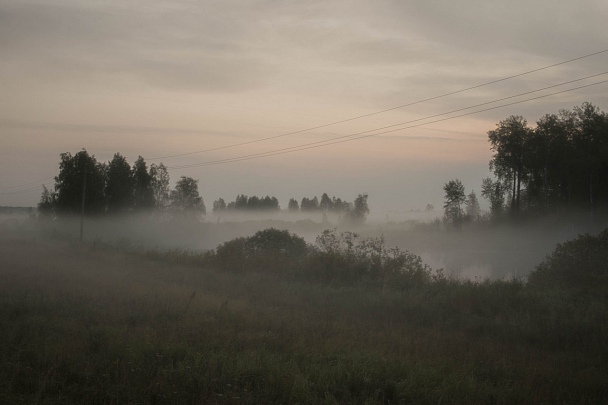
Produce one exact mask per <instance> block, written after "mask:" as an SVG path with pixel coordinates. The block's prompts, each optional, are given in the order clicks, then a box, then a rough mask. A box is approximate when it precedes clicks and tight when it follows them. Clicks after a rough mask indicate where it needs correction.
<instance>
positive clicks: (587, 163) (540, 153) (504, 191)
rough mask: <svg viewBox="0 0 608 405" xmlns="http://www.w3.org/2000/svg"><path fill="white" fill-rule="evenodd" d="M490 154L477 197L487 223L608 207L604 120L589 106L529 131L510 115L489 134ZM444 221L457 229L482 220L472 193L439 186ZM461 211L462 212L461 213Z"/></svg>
mask: <svg viewBox="0 0 608 405" xmlns="http://www.w3.org/2000/svg"><path fill="white" fill-rule="evenodd" d="M488 140H489V142H490V148H491V150H492V152H493V155H492V158H491V160H490V164H489V166H490V170H491V171H492V173H493V174H494V178H490V177H487V178H484V179H483V181H482V184H481V195H482V197H484V198H485V199H487V200H488V202H489V204H490V213H489V218H490V219H493V220H497V219H500V218H505V217H510V218H519V217H521V216H522V215H526V216H538V215H543V214H550V213H554V214H561V213H565V212H567V211H571V210H573V209H586V210H589V211H590V212H591V213H594V212H595V211H597V210H599V209H602V210H605V209H606V208H607V207H608V114H606V113H605V112H603V111H601V110H600V109H599V108H598V107H597V106H595V105H593V104H591V103H588V102H586V103H583V104H582V105H581V106H577V107H574V108H573V109H572V110H561V111H559V112H558V113H557V114H546V115H544V116H543V117H541V118H540V119H539V120H538V121H537V122H536V127H535V128H531V127H530V126H529V125H528V122H527V120H526V119H525V118H524V117H522V116H515V115H512V116H510V117H508V118H507V119H505V120H502V121H500V122H499V123H498V124H497V125H496V129H494V130H491V131H489V132H488ZM444 191H445V200H444V201H445V203H444V207H443V208H444V220H445V221H446V222H447V223H449V224H453V225H456V226H459V225H460V224H462V223H463V222H465V221H467V220H470V219H477V218H481V216H480V211H479V209H478V206H479V205H478V202H477V197H476V195H475V193H474V192H472V193H471V194H469V195H468V196H465V191H464V186H463V185H462V183H461V182H460V180H458V179H454V180H450V181H449V182H448V183H446V184H445V185H444ZM465 208H466V212H465Z"/></svg>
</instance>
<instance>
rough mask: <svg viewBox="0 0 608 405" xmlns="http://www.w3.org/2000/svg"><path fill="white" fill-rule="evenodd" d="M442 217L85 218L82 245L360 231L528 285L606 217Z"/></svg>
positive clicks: (15, 225)
mask: <svg viewBox="0 0 608 405" xmlns="http://www.w3.org/2000/svg"><path fill="white" fill-rule="evenodd" d="M438 218H439V212H437V211H425V212H414V211H413V212H410V213H409V215H408V218H404V219H403V220H401V221H388V222H387V221H382V220H379V219H373V218H370V219H368V221H367V222H366V224H365V225H362V226H358V227H353V226H349V225H348V224H345V223H344V221H342V219H341V218H340V217H338V216H335V215H331V214H330V215H326V216H324V215H323V214H320V213H314V214H310V215H308V214H304V213H297V214H291V213H288V212H285V211H281V212H277V213H274V214H270V213H268V214H257V215H254V214H249V213H235V212H233V213H225V212H224V213H222V214H221V215H215V214H212V213H211V214H207V215H206V216H201V217H199V218H194V217H173V218H170V217H168V216H165V217H163V216H158V215H155V214H148V215H145V214H141V215H125V216H122V217H113V218H109V217H102V218H85V221H84V239H85V240H86V241H88V242H104V243H108V244H111V245H115V246H117V247H121V248H131V247H133V248H134V247H140V248H146V249H156V250H161V251H163V250H169V249H184V250H190V251H194V252H202V251H206V250H209V249H214V248H216V247H217V246H218V245H219V244H221V243H224V242H226V241H229V240H231V239H234V238H237V237H241V236H251V235H253V234H254V233H255V232H257V231H259V230H262V229H267V228H271V227H273V228H277V229H287V230H289V231H290V232H292V233H295V234H297V235H298V236H301V237H303V238H304V239H305V240H306V241H307V242H308V243H314V242H315V238H316V237H317V236H318V235H319V234H321V233H322V232H323V231H324V230H325V229H334V228H335V229H337V230H338V231H339V232H342V231H351V232H356V233H357V234H359V235H361V236H362V237H382V238H383V239H384V241H385V244H386V246H387V247H398V248H400V249H402V250H407V251H409V252H411V253H415V254H417V255H419V256H420V257H421V258H422V259H423V261H424V263H426V264H428V265H429V266H431V267H432V268H433V269H439V268H442V269H443V270H444V272H445V273H446V274H449V275H452V276H455V277H458V278H462V279H471V280H484V279H509V278H513V277H515V278H525V276H526V275H527V274H528V273H529V272H530V271H532V270H534V268H535V266H536V265H538V264H539V263H540V262H541V261H542V260H543V259H544V257H545V256H546V255H547V254H549V253H551V252H552V251H553V250H554V249H555V246H556V244H557V243H561V242H565V241H567V240H570V239H573V238H574V237H576V236H577V235H579V234H582V233H590V234H597V233H598V232H600V231H601V230H602V229H604V228H605V227H606V226H608V221H607V220H606V218H605V217H594V218H590V217H589V214H588V213H580V214H579V215H573V216H571V217H569V218H570V219H568V220H564V219H563V218H558V217H553V218H544V219H542V220H534V221H528V222H525V223H516V224H506V223H505V224H487V223H481V224H479V223H478V224H469V225H465V226H464V227H463V228H462V229H461V230H449V229H445V228H444V227H443V224H442V222H441V221H440V220H439V219H438ZM0 228H1V229H2V232H3V233H8V234H16V233H19V232H20V233H25V234H27V235H29V236H32V237H51V238H54V239H62V238H63V239H65V240H78V238H79V233H80V218H79V217H72V218H62V219H61V220H56V219H55V220H49V219H43V218H37V217H35V216H33V215H31V213H30V214H29V215H28V213H27V212H20V213H13V214H4V215H3V216H2V217H0Z"/></svg>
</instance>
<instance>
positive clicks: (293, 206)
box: [287, 198, 300, 212]
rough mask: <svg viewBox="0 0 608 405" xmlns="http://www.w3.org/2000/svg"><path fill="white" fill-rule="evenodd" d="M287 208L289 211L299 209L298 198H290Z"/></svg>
mask: <svg viewBox="0 0 608 405" xmlns="http://www.w3.org/2000/svg"><path fill="white" fill-rule="evenodd" d="M287 210H288V211H289V212H298V211H300V205H299V204H298V200H296V199H295V198H290V199H289V203H288V204H287Z"/></svg>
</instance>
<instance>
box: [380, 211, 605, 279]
mask: <svg viewBox="0 0 608 405" xmlns="http://www.w3.org/2000/svg"><path fill="white" fill-rule="evenodd" d="M607 227H608V218H606V217H599V216H596V217H594V218H590V216H589V214H588V213H582V214H576V215H572V216H569V217H567V218H565V217H551V218H543V219H536V220H531V221H529V222H520V223H515V224H511V223H503V224H487V223H484V224H470V225H469V226H464V227H463V229H461V230H459V231H456V230H451V231H448V230H445V229H442V227H441V226H440V224H439V223H435V224H434V225H426V226H418V227H415V228H414V229H409V230H407V229H405V230H400V229H395V228H392V229H382V228H380V229H378V230H377V231H376V232H377V233H376V235H382V236H383V237H384V239H385V242H386V244H387V245H388V246H398V247H400V248H402V249H406V250H409V251H411V252H413V253H416V254H418V255H420V256H421V257H422V259H423V261H424V262H425V263H426V264H428V265H429V266H431V267H432V268H443V269H444V270H445V272H446V273H447V274H452V275H455V276H458V277H461V278H466V279H481V280H483V279H486V278H489V279H499V278H513V277H516V278H517V277H525V276H527V275H528V274H529V273H530V272H531V271H532V270H534V268H535V267H536V266H537V265H538V264H539V263H540V262H541V261H543V260H544V259H545V257H546V256H547V255H548V254H550V253H552V252H553V251H554V250H555V247H556V245H557V244H558V243H563V242H566V241H568V240H571V239H574V238H576V237H577V236H578V235H580V234H584V233H589V234H591V235H597V234H598V233H599V232H601V231H602V230H603V229H605V228H607ZM372 234H373V233H372Z"/></svg>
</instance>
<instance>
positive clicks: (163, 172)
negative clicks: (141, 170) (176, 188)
mask: <svg viewBox="0 0 608 405" xmlns="http://www.w3.org/2000/svg"><path fill="white" fill-rule="evenodd" d="M150 177H151V180H150V186H151V188H152V194H153V195H154V206H155V207H156V209H157V210H159V211H162V210H164V209H165V208H167V207H168V206H169V204H170V202H171V191H170V189H169V172H168V171H167V167H166V166H165V165H164V164H163V163H162V162H161V163H160V164H158V165H157V164H155V163H153V164H151V165H150Z"/></svg>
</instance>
